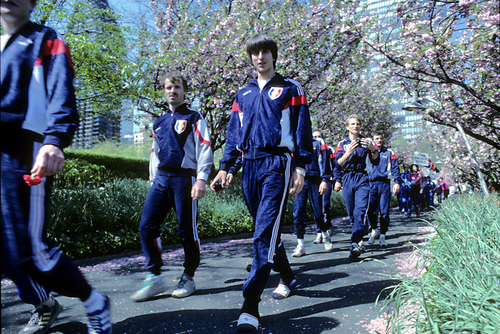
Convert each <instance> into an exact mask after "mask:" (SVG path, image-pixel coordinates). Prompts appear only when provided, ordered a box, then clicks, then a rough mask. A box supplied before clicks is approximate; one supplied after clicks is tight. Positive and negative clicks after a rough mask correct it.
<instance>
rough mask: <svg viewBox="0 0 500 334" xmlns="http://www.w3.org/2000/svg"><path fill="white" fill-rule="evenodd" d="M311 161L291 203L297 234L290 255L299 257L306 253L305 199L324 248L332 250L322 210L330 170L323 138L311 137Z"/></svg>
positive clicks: (328, 227)
mask: <svg viewBox="0 0 500 334" xmlns="http://www.w3.org/2000/svg"><path fill="white" fill-rule="evenodd" d="M313 152H314V158H313V161H312V162H310V163H308V164H306V176H305V178H304V188H303V189H302V191H301V192H300V193H298V194H297V195H296V196H295V200H294V203H293V218H294V219H293V223H294V228H295V234H296V235H297V247H296V248H295V250H294V251H293V254H292V256H294V257H301V256H303V255H306V248H305V244H304V234H305V232H306V209H307V199H308V198H309V203H311V207H312V210H313V215H314V221H315V222H316V228H317V229H318V230H319V231H320V232H319V233H321V234H320V235H321V238H322V240H324V242H325V250H326V251H331V250H332V247H333V245H332V242H331V240H330V235H329V233H328V232H329V229H330V227H331V223H330V221H329V220H326V217H325V215H324V214H323V210H322V204H323V203H322V199H323V198H322V196H323V194H324V193H325V192H326V190H327V188H328V183H330V177H331V174H332V171H331V169H330V157H329V155H328V146H327V145H326V144H325V142H324V141H323V139H321V138H314V137H313Z"/></svg>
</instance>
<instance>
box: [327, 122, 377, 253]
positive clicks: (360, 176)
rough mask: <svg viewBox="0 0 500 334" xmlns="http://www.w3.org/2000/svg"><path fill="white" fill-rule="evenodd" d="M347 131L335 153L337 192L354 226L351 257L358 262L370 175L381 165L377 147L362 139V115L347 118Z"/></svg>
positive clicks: (364, 230)
mask: <svg viewBox="0 0 500 334" xmlns="http://www.w3.org/2000/svg"><path fill="white" fill-rule="evenodd" d="M346 128H347V130H348V132H349V135H348V136H347V137H345V138H344V139H343V140H341V141H340V142H339V144H338V145H337V148H336V150H335V169H334V178H335V180H336V182H335V188H334V190H335V191H339V190H340V188H342V197H343V199H344V203H345V206H346V209H347V214H348V215H349V219H350V221H351V226H352V234H351V247H350V255H349V257H350V258H353V259H356V258H358V257H359V256H360V255H361V253H362V252H364V246H363V236H364V235H365V233H366V229H365V214H366V210H367V208H368V196H369V192H370V184H369V180H368V172H369V171H370V168H371V165H372V164H374V165H376V164H378V162H379V154H378V148H377V146H376V145H375V143H374V142H373V141H372V140H371V139H369V138H365V137H363V136H361V134H360V129H361V119H360V117H359V116H358V115H350V116H349V117H348V118H347V122H346Z"/></svg>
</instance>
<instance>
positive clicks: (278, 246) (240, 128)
mask: <svg viewBox="0 0 500 334" xmlns="http://www.w3.org/2000/svg"><path fill="white" fill-rule="evenodd" d="M277 50H278V47H277V44H276V42H275V41H274V40H273V39H272V38H271V37H269V36H268V35H265V34H258V35H255V36H254V37H252V38H251V39H250V40H249V41H248V44H247V53H248V56H249V58H250V60H251V62H252V65H253V66H254V68H255V70H256V71H257V77H255V78H254V79H253V80H252V81H251V82H250V83H249V84H248V85H247V86H245V87H244V88H242V89H240V91H239V92H238V94H237V96H236V99H235V101H234V103H233V109H232V113H231V119H230V121H229V126H228V129H227V134H226V146H225V148H224V155H223V157H222V159H221V160H220V170H219V173H218V174H217V176H216V177H215V178H214V180H213V181H212V183H211V187H212V190H214V186H215V184H217V183H218V182H219V181H220V182H221V184H222V187H225V186H226V185H227V173H228V171H229V169H230V168H231V166H232V165H233V164H234V163H235V161H236V160H237V159H238V157H240V156H241V153H242V152H243V156H242V158H243V160H242V164H243V170H242V174H241V183H242V187H243V193H244V196H245V201H246V204H247V206H248V209H249V211H250V215H251V216H252V218H253V222H254V227H255V232H254V242H253V263H252V266H251V270H250V273H249V275H248V278H247V280H246V282H245V284H244V285H243V297H244V302H243V306H242V307H241V310H240V317H239V319H238V326H237V330H238V332H239V333H256V332H257V331H258V328H259V302H260V296H261V294H262V292H263V290H264V288H265V285H266V282H267V279H268V277H269V273H270V271H271V268H273V267H274V270H276V271H277V272H279V273H280V275H281V281H280V284H279V286H278V288H277V289H276V290H275V291H274V292H273V297H274V298H286V297H288V295H289V294H290V291H291V290H292V289H293V288H294V286H295V284H296V280H295V277H294V275H293V273H292V270H291V268H290V264H289V263H288V259H287V257H286V253H285V249H284V247H283V243H282V242H281V228H282V225H283V218H284V215H285V210H286V201H287V197H288V195H290V196H292V197H294V196H295V195H296V194H298V193H299V192H300V191H301V190H302V187H303V185H304V175H305V169H304V168H305V165H306V164H307V163H309V162H311V161H312V135H311V120H310V116H309V108H308V105H307V101H306V97H305V95H304V92H303V90H302V87H301V86H300V85H299V84H298V83H297V82H295V81H293V80H290V79H285V78H284V77H282V76H281V75H279V74H277V73H275V64H276V59H277ZM292 153H293V158H292ZM294 165H295V167H294Z"/></svg>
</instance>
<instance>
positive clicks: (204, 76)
mask: <svg viewBox="0 0 500 334" xmlns="http://www.w3.org/2000/svg"><path fill="white" fill-rule="evenodd" d="M150 4H151V8H152V10H153V11H154V12H155V17H156V28H157V32H156V33H155V34H151V33H150V32H147V31H145V30H144V31H143V32H142V33H141V34H142V35H141V34H139V43H138V44H137V45H135V53H136V56H137V58H136V62H135V66H138V67H140V68H141V69H140V71H138V72H137V76H136V78H134V79H132V80H131V82H140V83H141V85H140V86H141V88H140V89H139V90H138V92H137V96H138V97H137V98H136V100H135V102H136V104H137V107H138V109H139V110H144V111H147V112H150V113H154V114H159V113H161V112H162V111H163V110H164V109H165V105H164V98H163V94H162V92H161V88H160V82H159V81H160V77H161V74H162V73H163V72H164V71H165V70H167V69H168V70H181V71H182V72H183V73H185V74H187V75H188V77H189V79H190V92H189V99H190V100H191V102H196V103H197V104H196V105H195V107H196V109H198V110H199V111H200V112H201V113H202V114H203V115H204V117H205V119H206V120H207V123H208V125H209V127H210V131H211V136H212V138H211V142H212V145H213V148H214V149H215V150H217V149H219V148H221V147H222V146H223V145H224V140H225V132H226V128H227V123H228V120H229V114H230V111H231V107H232V103H233V101H234V98H235V96H236V92H237V91H238V89H240V88H242V87H243V86H244V85H245V84H246V83H247V82H249V80H250V79H251V78H252V77H253V76H254V75H255V74H254V71H253V68H252V66H251V64H250V61H249V59H248V56H247V55H246V52H245V47H246V42H247V40H248V39H249V38H250V37H251V36H253V35H254V34H256V33H259V32H265V33H267V34H269V35H271V36H272V37H273V38H274V39H276V40H277V42H278V45H279V55H278V61H277V72H278V73H280V74H282V75H284V76H286V77H290V78H292V79H295V80H297V81H298V82H300V83H301V84H302V86H303V88H304V90H305V92H306V96H307V99H308V102H309V105H310V108H311V114H312V117H313V122H314V124H315V126H317V127H320V128H322V129H324V130H327V132H328V137H329V139H330V140H334V139H335V140H336V139H338V138H340V137H341V136H343V134H344V129H345V125H344V124H345V120H346V118H347V115H349V114H352V113H360V114H362V115H363V117H365V118H366V119H369V120H370V121H369V124H370V127H372V126H377V124H379V123H383V125H381V126H378V127H379V128H381V129H382V128H383V129H386V130H387V129H390V127H391V126H392V125H393V124H394V122H391V121H388V120H389V119H390V117H391V116H390V108H389V104H388V102H387V101H384V102H380V101H381V100H383V99H384V98H385V99H388V97H387V96H386V95H385V94H383V92H384V88H382V87H383V84H380V85H379V87H378V88H376V87H374V85H373V83H372V85H367V84H365V83H363V80H362V75H363V70H364V69H365V68H366V66H367V64H368V60H369V58H368V55H367V54H365V53H364V52H363V50H362V49H361V47H360V41H361V39H360V38H359V36H356V35H355V34H351V33H346V30H345V25H346V24H347V25H349V24H352V25H354V24H356V22H357V21H356V19H355V16H356V15H355V12H354V7H353V6H354V4H352V3H350V2H346V1H340V0H338V1H329V2H325V1H308V2H307V3H304V2H298V1H294V0H290V1H270V0H258V1H250V0H240V1H233V0H226V1H196V2H191V1H183V0H180V1H172V0H158V1H151V2H150ZM349 22H352V23H349ZM375 89H378V92H379V94H375V95H376V98H377V101H376V103H372V101H369V100H370V97H373V96H374V94H373V92H374V91H375ZM381 92H382V94H381ZM361 105H363V106H366V108H364V107H363V108H359V106H361ZM373 106H376V107H373ZM377 114H380V115H379V116H378V117H377Z"/></svg>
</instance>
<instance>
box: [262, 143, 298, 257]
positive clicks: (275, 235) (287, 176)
mask: <svg viewBox="0 0 500 334" xmlns="http://www.w3.org/2000/svg"><path fill="white" fill-rule="evenodd" d="M285 156H286V158H287V159H286V167H285V186H284V187H283V188H284V189H283V194H282V196H281V204H280V210H279V212H278V217H276V220H275V222H274V226H273V232H272V234H271V243H270V245H269V252H268V253H267V262H269V263H274V254H275V253H276V241H277V239H278V237H279V228H280V223H281V216H282V212H283V209H284V207H285V198H286V192H287V191H288V186H289V184H290V169H291V165H292V163H291V162H292V157H291V156H290V153H286V154H285Z"/></svg>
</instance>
